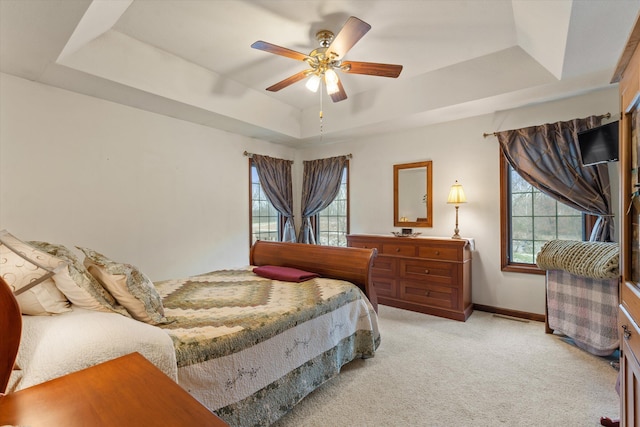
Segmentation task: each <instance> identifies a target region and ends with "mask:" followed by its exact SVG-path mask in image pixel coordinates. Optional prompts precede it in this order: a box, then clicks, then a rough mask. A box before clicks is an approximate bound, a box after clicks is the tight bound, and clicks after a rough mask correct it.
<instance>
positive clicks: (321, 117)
mask: <svg viewBox="0 0 640 427" xmlns="http://www.w3.org/2000/svg"><path fill="white" fill-rule="evenodd" d="M318 92H320V143H322V125H323V124H324V121H323V119H324V114H322V94H323V91H322V88H320V90H319V91H318Z"/></svg>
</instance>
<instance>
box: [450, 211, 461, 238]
mask: <svg viewBox="0 0 640 427" xmlns="http://www.w3.org/2000/svg"><path fill="white" fill-rule="evenodd" d="M459 232H460V229H459V228H458V206H457V205H456V228H454V229H453V236H451V238H452V239H462V237H460V234H458V233H459Z"/></svg>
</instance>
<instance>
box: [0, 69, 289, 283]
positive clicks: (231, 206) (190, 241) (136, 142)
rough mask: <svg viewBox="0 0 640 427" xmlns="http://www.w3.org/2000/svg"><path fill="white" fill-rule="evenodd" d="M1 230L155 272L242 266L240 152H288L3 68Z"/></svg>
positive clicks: (244, 177)
mask: <svg viewBox="0 0 640 427" xmlns="http://www.w3.org/2000/svg"><path fill="white" fill-rule="evenodd" d="M0 94H1V96H0V229H2V228H6V229H8V230H9V231H11V232H12V233H14V234H15V235H16V236H18V237H20V238H22V239H26V240H45V241H50V242H56V243H61V244H65V245H68V246H70V247H73V245H85V246H88V247H90V248H93V249H95V250H97V251H99V252H102V253H104V254H105V255H107V256H109V257H111V258H113V259H115V260H119V261H123V262H129V263H132V264H135V265H137V266H138V267H140V268H141V269H142V270H143V271H145V272H146V273H147V274H149V276H151V278H152V279H153V280H161V279H168V278H173V277H183V276H185V275H190V274H196V273H203V272H205V271H210V270H214V269H216V268H222V267H234V266H243V265H247V264H248V263H249V209H248V197H249V196H248V194H249V193H248V191H249V182H248V179H249V175H248V166H247V165H248V160H247V157H245V156H244V155H243V152H244V151H245V150H247V151H249V152H256V153H260V154H266V155H271V156H276V157H281V158H286V159H292V158H293V154H294V153H293V150H292V149H290V148H287V147H284V146H280V145H275V144H272V143H269V142H265V141H258V140H253V139H250V138H246V137H242V136H238V135H234V134H230V133H226V132H222V131H218V130H216V129H212V128H209V127H205V126H201V125H196V124H193V123H189V122H185V121H181V120H176V119H173V118H169V117H165V116H162V115H158V114H153V113H149V112H146V111H142V110H138V109H135V108H130V107H125V106H122V105H119V104H115V103H111V102H107V101H103V100H100V99H97V98H92V97H89V96H85V95H79V94H76V93H72V92H68V91H64V90H60V89H56V88H53V87H49V86H46V85H41V84H37V83H32V82H29V81H27V80H23V79H20V78H17V77H13V76H10V75H7V74H0Z"/></svg>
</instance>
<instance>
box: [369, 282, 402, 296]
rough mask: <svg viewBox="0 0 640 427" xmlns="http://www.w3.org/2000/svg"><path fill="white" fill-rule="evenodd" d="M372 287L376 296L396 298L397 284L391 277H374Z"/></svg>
mask: <svg viewBox="0 0 640 427" xmlns="http://www.w3.org/2000/svg"><path fill="white" fill-rule="evenodd" d="M373 287H374V289H375V290H376V293H377V294H378V296H383V297H392V298H397V297H398V282H397V281H396V279H394V278H393V277H374V279H373Z"/></svg>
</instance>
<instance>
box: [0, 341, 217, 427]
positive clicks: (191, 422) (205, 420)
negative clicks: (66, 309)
mask: <svg viewBox="0 0 640 427" xmlns="http://www.w3.org/2000/svg"><path fill="white" fill-rule="evenodd" d="M5 424H9V425H16V426H18V425H19V426H29V427H58V426H64V427H76V426H78V427H79V426H83V427H101V426H104V427H107V426H108V427H113V426H119V427H127V426H131V427H145V426H149V427H157V426H171V427H180V426H184V427H199V426H213V427H220V426H227V424H226V423H225V422H224V421H222V420H221V419H220V418H218V417H217V416H216V415H215V414H213V413H211V412H210V411H209V410H208V409H207V408H206V407H204V406H203V405H202V404H200V402H198V401H197V400H196V399H195V398H193V397H192V396H191V395H190V394H189V393H187V392H186V391H185V390H184V389H183V388H182V387H180V386H179V385H178V384H176V383H175V382H174V381H172V380H171V378H169V377H168V376H166V375H165V374H164V373H163V372H162V371H160V370H159V369H158V368H156V367H155V366H154V365H153V364H152V363H151V362H149V361H148V360H147V359H145V358H144V357H143V356H142V355H140V354H139V353H131V354H129V355H126V356H123V357H119V358H117V359H114V360H110V361H108V362H105V363H102V364H99V365H96V366H93V367H91V368H87V369H84V370H82V371H78V372H75V373H72V374H69V375H65V376H63V377H60V378H56V379H54V380H51V381H47V382H45V383H42V384H38V385H35V386H33V387H29V388H26V389H23V390H20V391H17V392H15V393H11V394H8V395H6V396H3V397H0V426H3V425H5Z"/></svg>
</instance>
